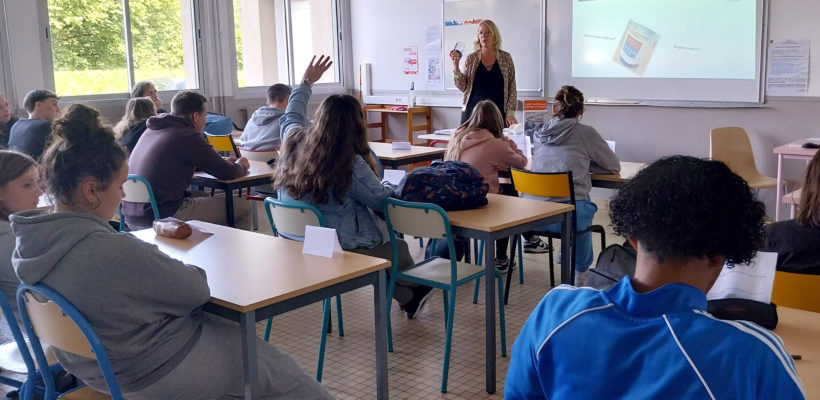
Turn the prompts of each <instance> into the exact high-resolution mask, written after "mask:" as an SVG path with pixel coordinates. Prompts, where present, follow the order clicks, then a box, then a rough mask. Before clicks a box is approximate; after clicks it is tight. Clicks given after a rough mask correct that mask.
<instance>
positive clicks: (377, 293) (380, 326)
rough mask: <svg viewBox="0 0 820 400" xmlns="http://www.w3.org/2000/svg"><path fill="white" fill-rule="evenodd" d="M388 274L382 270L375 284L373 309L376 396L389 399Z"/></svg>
mask: <svg viewBox="0 0 820 400" xmlns="http://www.w3.org/2000/svg"><path fill="white" fill-rule="evenodd" d="M386 286H387V283H386V274H385V270H380V271H379V274H378V278H376V282H375V283H374V284H373V309H374V310H376V398H377V399H387V396H388V392H387V318H390V316H389V315H388V314H387V302H388V301H389V300H387V299H386V297H387V293H386V290H385V288H386Z"/></svg>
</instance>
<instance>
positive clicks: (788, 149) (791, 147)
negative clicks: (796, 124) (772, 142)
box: [772, 138, 820, 221]
mask: <svg viewBox="0 0 820 400" xmlns="http://www.w3.org/2000/svg"><path fill="white" fill-rule="evenodd" d="M806 142H814V143H820V141H818V140H817V138H813V139H810V138H807V139H800V140H796V141H794V142H791V143H787V144H784V145H782V146H777V147H775V148H774V150H772V152H773V153H774V154H777V197H775V199H777V200H776V201H775V205H774V220H775V221H780V199H781V198H782V196H783V159H784V158H787V159H795V160H806V163H808V162H809V161H810V160H811V158H812V157H814V154H815V153H817V149H804V148H803V147H802V145H803V143H806Z"/></svg>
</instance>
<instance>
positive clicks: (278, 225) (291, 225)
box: [264, 197, 345, 382]
mask: <svg viewBox="0 0 820 400" xmlns="http://www.w3.org/2000/svg"><path fill="white" fill-rule="evenodd" d="M265 212H266V213H267V214H268V222H270V227H271V230H272V231H273V236H279V234H280V233H281V234H282V236H284V237H286V238H288V239H292V240H298V241H302V240H304V237H305V226H307V225H313V226H325V218H324V216H322V212H321V211H319V209H318V208H316V207H314V206H312V205H310V204H307V203H302V202H295V201H281V200H277V199H274V198H272V197H268V198H267V199H265ZM323 308H324V312H323V314H324V316H323V318H322V339H321V341H320V342H319V360H318V361H317V364H318V365H317V366H316V380H317V381H319V382H321V381H322V367H323V365H324V362H325V344H326V343H327V333H328V332H329V331H330V329H331V327H330V298H327V299H325V300H324V305H323ZM336 316H337V318H338V321H337V323H338V325H339V336H344V335H345V333H344V325H343V323H342V297H341V296H339V295H336ZM272 324H273V318H268V322H267V324H266V325H265V336H264V339H265V341H268V340H269V339H270V328H271V325H272Z"/></svg>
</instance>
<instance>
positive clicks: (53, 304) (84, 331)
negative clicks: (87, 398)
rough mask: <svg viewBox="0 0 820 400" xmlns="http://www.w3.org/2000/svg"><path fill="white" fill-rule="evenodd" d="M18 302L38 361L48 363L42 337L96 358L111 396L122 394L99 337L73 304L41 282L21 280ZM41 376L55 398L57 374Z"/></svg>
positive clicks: (48, 395)
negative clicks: (27, 282) (23, 281)
mask: <svg viewBox="0 0 820 400" xmlns="http://www.w3.org/2000/svg"><path fill="white" fill-rule="evenodd" d="M39 299H44V300H43V301H41V300H39ZM17 304H18V307H19V308H20V317H21V318H22V320H23V325H24V326H25V328H26V332H28V336H29V340H30V342H31V348H32V351H33V352H34V356H35V358H36V359H37V363H38V364H39V365H46V364H47V361H46V357H45V354H44V353H43V347H42V345H41V344H40V340H43V341H45V342H46V343H49V344H50V345H51V346H52V347H54V348H57V349H60V350H62V351H65V352H69V353H72V354H76V355H79V356H82V357H86V358H90V359H96V360H97V364H98V365H99V367H100V370H101V371H102V375H103V378H104V379H105V383H106V385H107V386H108V391H109V393H110V394H111V397H112V398H113V399H121V398H122V394H121V393H120V388H119V385H118V384H117V381H116V379H115V377H114V372H113V370H112V369H111V364H110V362H109V361H108V355H107V353H106V352H105V349H104V348H103V346H102V343H101V342H100V339H99V338H98V337H97V334H96V333H94V330H93V329H92V328H91V325H90V324H89V323H88V320H86V318H85V317H84V316H83V315H82V313H80V311H79V310H77V308H76V307H74V305H72V304H71V303H70V302H69V301H68V300H66V299H65V298H64V297H63V296H62V295H60V294H59V293H57V292H56V291H55V290H54V289H52V288H50V287H48V286H46V285H43V284H40V283H38V284H34V285H26V284H21V285H20V288H19V289H17ZM42 378H43V382H44V383H45V386H46V396H45V398H54V397H53V396H54V391H55V389H54V378H53V377H52V376H51V374H43V376H42Z"/></svg>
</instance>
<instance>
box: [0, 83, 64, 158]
mask: <svg viewBox="0 0 820 400" xmlns="http://www.w3.org/2000/svg"><path fill="white" fill-rule="evenodd" d="M59 100H60V98H59V97H57V95H56V94H54V92H52V91H50V90H45V89H35V90H32V91H30V92H28V93H26V97H25V99H23V107H25V109H26V111H27V112H28V119H25V118H24V119H21V120H19V121H17V122H16V123H15V124H14V126H12V127H11V131H10V132H9V149H11V150H17V151H19V152H21V153H26V154H28V155H30V156H31V157H32V158H34V159H35V160H37V159H39V158H40V156H41V155H42V154H43V150H44V149H45V147H46V145H48V142H49V139H50V137H51V122H52V121H54V120H55V119H56V118H57V116H58V115H60V105H59V104H58V102H59Z"/></svg>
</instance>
